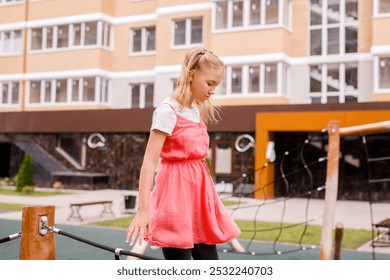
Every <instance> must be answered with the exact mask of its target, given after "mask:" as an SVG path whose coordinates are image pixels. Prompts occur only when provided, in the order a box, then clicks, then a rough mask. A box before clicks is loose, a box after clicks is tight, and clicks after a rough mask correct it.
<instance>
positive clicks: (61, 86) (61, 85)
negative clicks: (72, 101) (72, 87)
mask: <svg viewBox="0 0 390 280" xmlns="http://www.w3.org/2000/svg"><path fill="white" fill-rule="evenodd" d="M66 88H67V80H66V79H59V80H56V87H55V102H56V103H63V102H66V101H67V98H66Z"/></svg>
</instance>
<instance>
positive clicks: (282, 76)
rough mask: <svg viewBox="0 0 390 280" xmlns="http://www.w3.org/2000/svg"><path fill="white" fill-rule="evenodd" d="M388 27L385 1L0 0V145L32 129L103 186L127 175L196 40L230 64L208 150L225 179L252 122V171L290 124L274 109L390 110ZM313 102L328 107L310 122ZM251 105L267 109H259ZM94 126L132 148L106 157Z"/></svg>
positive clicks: (304, 124)
mask: <svg viewBox="0 0 390 280" xmlns="http://www.w3.org/2000/svg"><path fill="white" fill-rule="evenodd" d="M388 26H390V0H360V1H359V0H223V1H222V0H211V1H206V0H181V1H178V0H82V1H76V0H66V1H65V0H0V115H2V116H3V122H1V121H0V124H1V125H0V128H1V131H0V142H1V143H5V144H3V148H2V151H3V153H5V154H7V155H10V154H14V153H15V152H14V148H13V144H12V143H15V142H18V143H19V142H24V141H27V142H29V141H32V142H34V143H35V144H36V143H39V145H40V146H43V147H44V148H45V149H46V150H47V151H48V152H49V154H51V155H53V156H54V157H55V158H57V160H59V161H62V162H63V164H64V165H65V166H68V169H66V170H77V171H78V172H89V173H91V172H92V173H94V174H95V175H96V172H98V173H99V174H100V175H101V176H103V177H104V174H108V173H109V174H110V176H109V177H110V178H115V179H108V180H111V181H110V185H111V186H113V187H115V188H122V187H124V188H128V187H129V185H132V187H130V188H134V185H136V180H137V172H138V168H137V164H139V163H140V162H141V159H140V157H142V155H141V154H140V153H139V150H141V151H142V149H143V145H144V144H145V141H146V140H145V139H147V132H148V125H149V122H150V121H149V120H150V113H151V111H152V110H153V108H154V107H156V106H157V105H158V104H159V103H160V102H161V100H163V99H164V98H165V97H166V96H169V95H170V93H171V92H172V90H173V88H174V86H175V81H176V79H177V78H178V75H179V72H180V65H181V61H182V58H183V56H184V53H185V52H186V51H187V50H188V49H189V48H191V47H193V46H203V47H204V48H206V49H209V50H211V51H213V52H214V53H215V54H217V55H218V56H219V57H221V59H222V60H223V61H224V62H225V65H226V68H225V73H226V74H225V79H224V82H223V84H222V86H220V88H219V89H218V92H217V93H216V95H215V99H216V100H217V102H218V103H219V104H220V105H222V106H223V108H226V111H227V112H228V113H227V114H228V115H226V118H227V119H228V120H235V122H231V123H228V122H227V121H225V122H222V124H220V126H216V127H215V128H211V140H212V146H211V148H210V149H211V151H210V153H211V156H212V158H213V166H214V168H215V169H216V170H217V174H219V175H220V178H222V179H226V180H231V179H232V178H234V177H236V176H237V174H240V172H242V170H238V169H239V167H235V166H236V165H242V164H236V163H234V159H235V158H239V156H238V155H237V151H235V149H234V141H235V139H236V138H237V136H238V135H240V134H242V133H249V134H251V135H252V136H255V134H256V142H257V143H256V157H255V161H254V160H253V159H251V158H252V155H253V153H252V154H249V155H245V158H246V160H245V161H246V163H245V164H246V165H247V166H248V165H249V166H250V167H248V168H247V170H246V171H248V170H249V171H251V170H252V171H253V170H254V169H255V168H256V167H258V166H262V164H263V163H264V161H265V159H264V156H263V152H264V149H265V146H266V143H267V142H268V141H269V140H272V138H273V136H272V131H291V127H289V126H288V125H286V126H283V125H280V123H279V125H276V126H275V127H274V128H273V127H267V128H263V126H264V125H263V124H264V123H274V121H273V117H274V116H276V115H280V113H281V112H283V113H286V114H287V115H286V118H291V117H292V118H294V117H295V116H296V115H295V112H298V111H299V112H300V113H302V112H307V113H306V114H304V117H302V118H301V119H299V120H297V122H299V125H295V126H293V129H294V130H296V131H308V130H320V129H321V128H323V126H324V125H326V122H327V121H328V119H329V118H333V116H334V114H333V113H334V112H335V111H337V112H340V111H345V110H347V111H348V112H349V115H348V116H349V117H346V116H344V115H343V119H342V120H341V121H342V123H343V125H354V124H360V123H366V122H368V121H371V122H375V121H381V120H386V119H389V118H390V111H389V109H386V108H390V106H389V104H390V30H389V28H388ZM313 111H318V112H329V114H328V115H327V116H326V117H324V118H323V119H321V120H322V121H319V122H317V123H316V126H313V124H312V121H311V120H312V119H311V117H312V116H313V114H312V112H313ZM362 111H364V114H361V112H362ZM257 112H268V113H267V114H264V115H263V116H262V119H261V121H258V122H256V120H257V118H256V113H257ZM272 112H276V114H272ZM127 114H130V115H131V117H132V119H126V118H127V117H128V116H130V115H127ZM229 114H230V115H229ZM367 114H369V116H370V117H368V118H367ZM70 116H71V117H70ZM103 116H104V117H103ZM121 117H122V118H121ZM0 118H1V116H0ZM78 118H80V120H79V121H78ZM97 119H98V120H99V121H98V123H97V124H94V123H95V122H96V120H97ZM26 120H28V121H27V122H26ZM67 120H68V121H67ZM70 120H72V121H70ZM351 120H353V121H351ZM118 122H119V123H121V124H118ZM127 122H130V124H127ZM255 122H256V123H257V126H255V125H254V124H255ZM11 123H12V124H13V125H10V124H11ZM123 123H126V124H123ZM139 123H143V124H142V125H141V127H137V125H140V124H139ZM235 123H239V124H235ZM244 123H245V124H244ZM284 123H286V122H284ZM229 125H230V127H229ZM264 131H265V132H264ZM95 132H105V133H106V135H105V139H106V138H107V139H108V140H107V139H106V140H107V141H108V142H110V143H111V146H110V148H107V146H106V149H109V150H110V151H111V152H112V151H115V153H119V154H120V153H121V152H118V150H120V149H122V152H123V151H125V152H130V153H133V154H137V156H133V157H132V158H131V159H130V158H127V159H125V160H123V161H120V162H119V165H120V164H123V165H125V166H126V167H124V168H123V170H121V171H119V172H117V171H113V170H114V168H113V167H112V165H114V166H118V163H116V164H114V163H113V162H114V161H115V160H116V159H114V158H113V159H111V160H112V162H111V160H109V162H110V165H111V167H107V166H105V165H104V164H103V163H102V162H101V160H99V159H98V158H99V157H102V156H107V153H109V152H108V151H105V152H102V150H100V152H98V150H96V149H95V150H93V149H91V148H90V147H89V146H88V145H87V144H88V139H89V140H90V141H92V142H93V139H92V138H89V136H91V135H92V134H93V133H95ZM1 133H3V134H1ZM94 135H95V136H96V135H97V134H96V133H95V134H94ZM101 135H102V134H100V136H101ZM100 136H99V137H100ZM44 139H45V140H44ZM91 139H92V140H91ZM114 139H116V140H114ZM118 139H120V141H119V142H121V141H122V142H123V143H122V144H123V146H121V148H120V147H117V146H115V143H116V144H117V145H119V144H118ZM22 140H23V141H22ZM98 140H99V139H98ZM125 142H126V143H127V144H126V143H125ZM140 143H141V144H140ZM4 145H5V146H4ZM18 145H19V146H18V147H19V150H20V149H22V148H21V146H22V144H20V143H19V144H18ZM114 146H115V147H114ZM133 147H136V148H135V150H134V148H133ZM218 147H220V148H218ZM226 147H228V149H229V150H228V153H226ZM30 148H31V147H30ZM26 149H27V148H25V150H24V151H26ZM111 149H112V150H111ZM22 150H23V149H22ZM218 154H220V157H223V159H224V160H218ZM222 155H224V156H222ZM226 155H228V156H227V158H226ZM241 156H242V155H241ZM7 158H10V156H8V157H7ZM11 158H12V157H11ZM226 159H228V161H227V162H228V163H229V164H228V166H225V165H226V164H224V162H226ZM10 161H11V163H10V164H8V165H7V164H5V163H3V165H4V166H6V167H4V168H3V172H2V173H3V174H2V175H12V173H13V172H14V171H5V170H6V169H7V170H14V169H15V166H16V163H12V159H10ZM130 162H133V163H130ZM129 170H131V171H129ZM53 172H54V171H52V173H53ZM58 172H60V171H58ZM114 173H115V175H114ZM129 173H132V175H131V177H129V175H128V174H129ZM53 174H54V173H53ZM100 175H99V176H100ZM42 176H43V175H42ZM43 177H44V176H43ZM49 177H50V176H49ZM119 178H122V179H119ZM222 179H221V180H222ZM113 181H115V182H119V183H113ZM124 185H127V186H124ZM270 195H271V196H272V195H273V194H272V193H271V194H270Z"/></svg>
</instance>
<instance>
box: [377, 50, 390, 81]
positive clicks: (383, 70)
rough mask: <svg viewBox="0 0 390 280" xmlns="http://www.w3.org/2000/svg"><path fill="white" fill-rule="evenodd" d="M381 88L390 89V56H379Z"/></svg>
mask: <svg viewBox="0 0 390 280" xmlns="http://www.w3.org/2000/svg"><path fill="white" fill-rule="evenodd" d="M379 88H380V89H390V57H381V58H379Z"/></svg>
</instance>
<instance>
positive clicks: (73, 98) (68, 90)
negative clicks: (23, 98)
mask: <svg viewBox="0 0 390 280" xmlns="http://www.w3.org/2000/svg"><path fill="white" fill-rule="evenodd" d="M109 84H110V81H109V80H108V79H106V78H102V77H80V78H61V79H53V80H40V81H30V82H29V85H28V96H29V98H28V103H29V104H45V103H46V104H55V103H61V104H62V105H63V104H64V103H68V104H84V103H94V104H95V103H107V102H108V100H109V98H110V87H109ZM97 85H99V86H98V87H97ZM97 98H99V99H98V100H97Z"/></svg>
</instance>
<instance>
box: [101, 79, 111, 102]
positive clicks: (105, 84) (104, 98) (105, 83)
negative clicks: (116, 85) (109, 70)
mask: <svg viewBox="0 0 390 280" xmlns="http://www.w3.org/2000/svg"><path fill="white" fill-rule="evenodd" d="M100 86H101V88H100V102H102V103H108V101H109V99H108V97H109V96H108V93H109V86H110V81H109V80H107V79H105V78H102V79H101V83H100Z"/></svg>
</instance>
